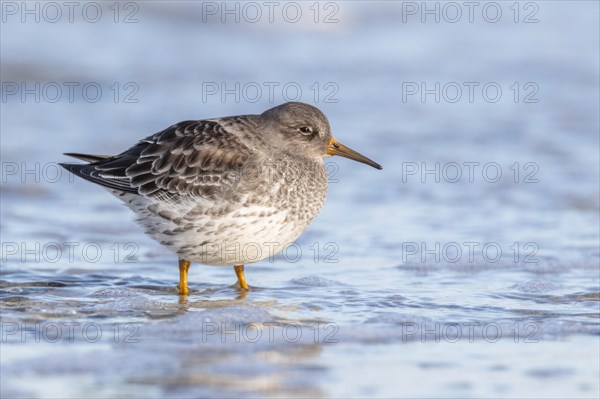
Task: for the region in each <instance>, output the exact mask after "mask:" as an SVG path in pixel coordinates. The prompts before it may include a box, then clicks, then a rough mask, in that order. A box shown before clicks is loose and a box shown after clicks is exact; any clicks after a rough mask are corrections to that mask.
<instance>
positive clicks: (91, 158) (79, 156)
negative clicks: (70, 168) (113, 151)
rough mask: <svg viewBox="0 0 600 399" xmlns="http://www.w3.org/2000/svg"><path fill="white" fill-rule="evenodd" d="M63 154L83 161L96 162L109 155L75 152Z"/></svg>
mask: <svg viewBox="0 0 600 399" xmlns="http://www.w3.org/2000/svg"><path fill="white" fill-rule="evenodd" d="M64 155H66V156H69V157H73V158H77V159H80V160H82V161H85V162H98V161H101V160H103V159H106V158H110V155H93V154H80V153H77V152H65V153H64ZM63 166H64V165H63ZM65 167H66V166H65Z"/></svg>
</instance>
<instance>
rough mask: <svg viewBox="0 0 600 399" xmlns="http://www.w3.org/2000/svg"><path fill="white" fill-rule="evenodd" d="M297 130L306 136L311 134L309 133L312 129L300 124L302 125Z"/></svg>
mask: <svg viewBox="0 0 600 399" xmlns="http://www.w3.org/2000/svg"><path fill="white" fill-rule="evenodd" d="M298 130H299V131H300V133H302V134H304V135H306V136H308V135H311V134H312V132H313V131H312V129H311V128H309V127H307V126H302V127H301V128H299V129H298Z"/></svg>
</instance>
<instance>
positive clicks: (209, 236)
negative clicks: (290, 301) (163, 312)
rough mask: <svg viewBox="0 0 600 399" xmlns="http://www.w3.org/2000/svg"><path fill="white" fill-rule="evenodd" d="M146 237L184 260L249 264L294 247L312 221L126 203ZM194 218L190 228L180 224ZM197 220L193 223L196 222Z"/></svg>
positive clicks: (273, 212) (277, 212)
mask: <svg viewBox="0 0 600 399" xmlns="http://www.w3.org/2000/svg"><path fill="white" fill-rule="evenodd" d="M123 200H125V202H126V203H127V205H128V206H129V207H130V208H131V209H132V210H134V211H135V212H136V214H138V221H139V222H140V223H141V224H142V225H143V226H144V228H145V230H146V232H147V233H148V234H149V235H150V236H152V237H153V238H154V239H155V240H157V241H159V242H160V243H161V244H163V245H165V246H166V247H168V248H170V249H171V250H172V251H173V252H175V253H176V254H177V255H178V256H179V257H180V258H183V259H187V260H190V261H192V262H196V263H201V264H205V265H214V266H233V265H242V264H249V263H254V262H258V261H261V260H263V259H267V258H272V257H273V256H274V255H276V254H277V253H279V252H281V251H282V250H283V249H285V248H286V247H287V246H288V245H290V244H292V243H293V242H294V241H295V240H296V239H297V238H298V237H299V236H300V234H302V232H303V231H304V230H305V229H306V227H307V226H308V225H309V224H310V222H311V221H312V218H314V216H316V213H315V215H312V217H311V218H310V219H307V220H298V219H297V218H294V217H289V216H290V215H289V213H290V211H289V210H286V209H283V210H282V209H277V208H275V207H268V206H264V205H250V206H244V207H240V208H239V209H237V210H233V211H232V212H227V213H224V214H221V215H215V214H214V213H212V212H211V211H210V210H209V211H207V212H201V211H195V208H201V209H202V208H204V209H207V208H206V207H205V206H198V204H192V203H190V204H188V205H187V206H181V204H178V206H177V207H173V206H171V205H169V204H168V203H163V202H158V201H155V200H151V199H149V198H146V197H141V196H129V195H127V196H126V198H123ZM184 214H189V215H190V216H189V217H186V220H185V222H183V223H182V222H181V220H178V218H181V215H184ZM192 215H193V217H192Z"/></svg>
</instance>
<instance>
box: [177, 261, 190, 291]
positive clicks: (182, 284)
mask: <svg viewBox="0 0 600 399" xmlns="http://www.w3.org/2000/svg"><path fill="white" fill-rule="evenodd" d="M188 270H190V261H189V260H185V259H179V286H178V288H179V295H187V294H188V293H189V292H190V290H189V289H188V283H187V278H188Z"/></svg>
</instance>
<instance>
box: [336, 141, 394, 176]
mask: <svg viewBox="0 0 600 399" xmlns="http://www.w3.org/2000/svg"><path fill="white" fill-rule="evenodd" d="M327 155H339V156H340V157H344V158H348V159H352V160H353V161H358V162H362V163H364V164H367V165H369V166H372V167H374V168H375V169H379V170H381V169H383V167H382V166H381V165H379V164H378V163H377V162H375V161H372V160H371V159H369V158H367V157H365V156H364V155H361V154H359V153H358V152H356V151H354V150H352V149H350V148H348V147H346V146H345V145H343V144H342V143H340V142H339V141H336V140H335V139H334V138H333V137H332V138H331V140H329V145H328V146H327Z"/></svg>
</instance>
